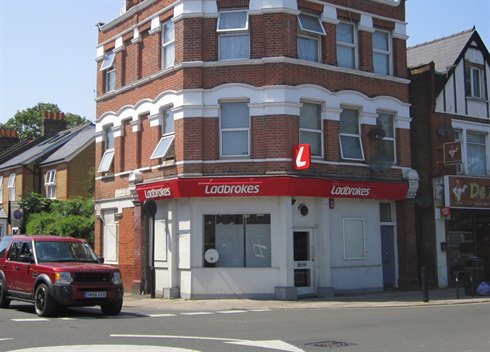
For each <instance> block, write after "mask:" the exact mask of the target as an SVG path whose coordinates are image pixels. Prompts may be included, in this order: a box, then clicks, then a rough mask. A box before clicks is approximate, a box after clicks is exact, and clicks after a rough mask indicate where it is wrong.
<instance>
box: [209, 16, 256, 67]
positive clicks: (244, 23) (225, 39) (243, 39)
mask: <svg viewBox="0 0 490 352" xmlns="http://www.w3.org/2000/svg"><path fill="white" fill-rule="evenodd" d="M217 32H218V34H219V59H220V60H227V59H248V58H250V34H249V32H248V13H247V11H226V12H221V13H220V14H219V17H218V25H217Z"/></svg>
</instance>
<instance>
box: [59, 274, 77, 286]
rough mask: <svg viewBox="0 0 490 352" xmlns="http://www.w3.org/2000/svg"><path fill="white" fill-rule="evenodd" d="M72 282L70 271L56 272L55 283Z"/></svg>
mask: <svg viewBox="0 0 490 352" xmlns="http://www.w3.org/2000/svg"><path fill="white" fill-rule="evenodd" d="M72 282H73V277H72V276H71V273H68V272H60V273H56V281H55V283H56V284H57V285H70V284H71V283H72Z"/></svg>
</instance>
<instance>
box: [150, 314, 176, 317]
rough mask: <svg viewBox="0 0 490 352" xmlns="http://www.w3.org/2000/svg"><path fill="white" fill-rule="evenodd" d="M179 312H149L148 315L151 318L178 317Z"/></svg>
mask: <svg viewBox="0 0 490 352" xmlns="http://www.w3.org/2000/svg"><path fill="white" fill-rule="evenodd" d="M176 316H177V314H170V313H167V314H148V315H147V317H149V318H165V317H176Z"/></svg>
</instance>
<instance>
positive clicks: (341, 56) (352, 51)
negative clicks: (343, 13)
mask: <svg viewBox="0 0 490 352" xmlns="http://www.w3.org/2000/svg"><path fill="white" fill-rule="evenodd" d="M336 41H337V64H338V65H339V66H340V67H346V68H353V69H355V68H356V67H357V38H356V27H355V25H354V24H353V23H346V22H339V23H338V24H337V28H336Z"/></svg>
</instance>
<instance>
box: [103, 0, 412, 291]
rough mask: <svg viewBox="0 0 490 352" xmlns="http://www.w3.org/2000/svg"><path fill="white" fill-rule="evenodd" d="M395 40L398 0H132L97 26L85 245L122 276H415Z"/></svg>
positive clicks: (272, 287) (324, 281)
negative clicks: (92, 207)
mask: <svg viewBox="0 0 490 352" xmlns="http://www.w3.org/2000/svg"><path fill="white" fill-rule="evenodd" d="M406 40H407V35H406V22H405V2H404V1H389V0H373V1H353V2H348V3H347V2H345V1H338V0H327V1H307V0H299V1H292V0H287V1H277V0H204V1H195V0H181V1H170V0H168V1H162V0H145V1H126V6H125V8H124V11H123V12H122V13H121V14H119V15H118V16H117V17H116V18H114V19H113V20H112V21H110V22H108V23H106V24H104V25H101V27H100V30H99V41H98V47H97V59H96V61H97V72H98V73H97V98H96V103H97V120H96V167H97V176H96V197H95V198H96V199H95V203H96V214H97V218H98V221H97V223H96V241H95V242H96V243H95V246H96V251H97V252H98V253H99V254H101V255H102V256H103V257H104V258H105V261H106V263H112V264H115V265H118V266H119V268H120V269H121V270H122V272H123V277H124V282H125V285H126V289H127V291H133V292H135V293H140V292H151V293H152V294H155V295H160V296H161V295H163V296H164V297H183V298H212V297H252V298H277V299H295V298H297V297H298V296H302V295H317V296H331V295H334V294H338V293H342V292H351V291H380V290H383V289H384V288H407V287H410V286H414V285H418V274H417V259H416V237H415V226H414V223H415V222H414V211H415V207H414V200H413V198H414V197H415V193H416V191H417V187H418V175H417V172H416V171H415V170H414V169H412V163H411V156H410V143H411V137H410V122H411V116H410V104H409V79H408V72H407V62H406ZM308 156H310V157H308Z"/></svg>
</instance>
